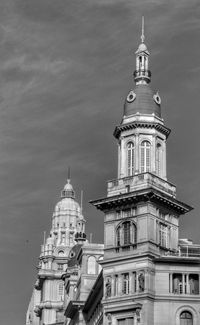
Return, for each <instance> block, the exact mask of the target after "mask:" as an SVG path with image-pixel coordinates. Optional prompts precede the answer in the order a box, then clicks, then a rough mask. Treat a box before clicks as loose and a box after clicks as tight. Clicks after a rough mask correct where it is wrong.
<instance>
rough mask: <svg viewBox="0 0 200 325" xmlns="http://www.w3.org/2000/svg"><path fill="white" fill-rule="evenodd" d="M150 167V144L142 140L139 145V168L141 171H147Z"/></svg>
mask: <svg viewBox="0 0 200 325" xmlns="http://www.w3.org/2000/svg"><path fill="white" fill-rule="evenodd" d="M150 168H151V144H150V142H149V141H146V140H145V141H142V143H141V145H140V170H141V173H146V172H149V171H150Z"/></svg>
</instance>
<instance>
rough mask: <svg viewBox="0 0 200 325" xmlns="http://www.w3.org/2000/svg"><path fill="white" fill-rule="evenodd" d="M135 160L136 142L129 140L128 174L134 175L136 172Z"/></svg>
mask: <svg viewBox="0 0 200 325" xmlns="http://www.w3.org/2000/svg"><path fill="white" fill-rule="evenodd" d="M134 160H135V148H134V143H133V142H129V143H128V144H127V172H128V173H127V174H128V176H132V175H133V174H134Z"/></svg>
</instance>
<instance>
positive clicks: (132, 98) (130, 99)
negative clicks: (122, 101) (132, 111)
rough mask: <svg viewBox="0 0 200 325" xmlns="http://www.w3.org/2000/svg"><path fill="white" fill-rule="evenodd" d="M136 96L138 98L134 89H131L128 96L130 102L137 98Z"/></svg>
mask: <svg viewBox="0 0 200 325" xmlns="http://www.w3.org/2000/svg"><path fill="white" fill-rule="evenodd" d="M135 98H136V94H135V93H134V91H133V90H131V91H130V93H129V94H128V96H127V97H126V100H127V102H128V103H131V102H133V101H134V100H135Z"/></svg>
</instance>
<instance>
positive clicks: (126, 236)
mask: <svg viewBox="0 0 200 325" xmlns="http://www.w3.org/2000/svg"><path fill="white" fill-rule="evenodd" d="M123 228H124V229H123V230H124V245H128V244H130V242H131V236H130V235H131V234H130V221H127V222H124V223H123Z"/></svg>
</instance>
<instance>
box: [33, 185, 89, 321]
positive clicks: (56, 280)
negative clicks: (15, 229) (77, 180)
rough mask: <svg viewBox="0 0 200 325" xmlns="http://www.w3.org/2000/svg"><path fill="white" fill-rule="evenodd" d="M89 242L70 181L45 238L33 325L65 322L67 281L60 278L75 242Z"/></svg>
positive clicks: (80, 210)
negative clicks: (65, 289) (65, 288)
mask: <svg viewBox="0 0 200 325" xmlns="http://www.w3.org/2000/svg"><path fill="white" fill-rule="evenodd" d="M84 241H86V235H85V219H84V217H83V215H82V209H81V208H80V205H79V204H78V202H77V201H76V200H75V192H74V190H73V187H72V184H71V182H70V179H68V180H67V184H66V185H65V186H64V189H63V190H62V191H61V199H60V201H59V202H58V203H57V204H56V206H55V209H54V212H53V216H52V227H51V230H50V234H49V236H48V237H47V238H46V236H44V243H43V245H42V246H41V254H40V258H39V259H40V263H39V267H38V269H39V271H38V279H37V281H36V284H35V292H34V295H35V296H37V303H36V304H35V306H34V310H35V314H36V316H37V318H36V320H35V323H34V325H39V324H41V322H42V324H53V323H56V322H57V321H60V322H61V321H63V319H64V318H63V317H64V309H63V308H64V282H63V280H62V278H61V276H62V274H63V272H64V271H65V270H66V268H67V266H68V261H69V259H70V256H69V255H70V254H69V253H70V251H71V249H72V247H74V246H75V245H76V243H80V242H84Z"/></svg>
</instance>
